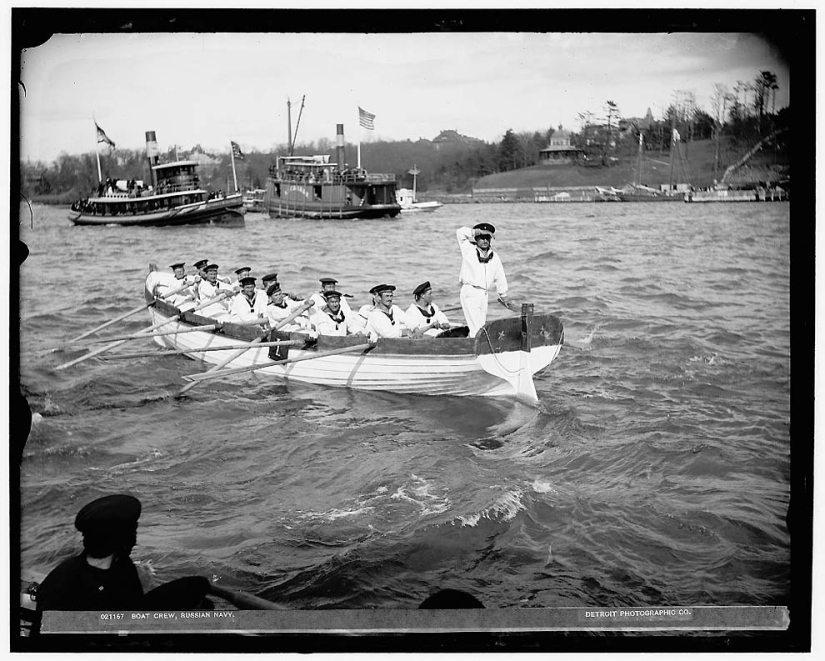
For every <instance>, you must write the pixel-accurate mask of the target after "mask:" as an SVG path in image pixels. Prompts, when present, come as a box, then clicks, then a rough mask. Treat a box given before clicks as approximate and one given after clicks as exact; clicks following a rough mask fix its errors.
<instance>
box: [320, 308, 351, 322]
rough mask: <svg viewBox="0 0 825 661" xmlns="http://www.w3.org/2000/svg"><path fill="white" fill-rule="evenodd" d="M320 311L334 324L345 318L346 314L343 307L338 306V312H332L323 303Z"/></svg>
mask: <svg viewBox="0 0 825 661" xmlns="http://www.w3.org/2000/svg"><path fill="white" fill-rule="evenodd" d="M321 312H324V313H325V314H326V315H327V316H328V317H329V318H330V319H332V320H333V321H334V322H335V323H336V324H340V323H341V322H343V321H344V319H346V315H344V308H338V314H332V310H330V309H329V307H328V306H326V305H325V306H324V308H323V309H322V310H321Z"/></svg>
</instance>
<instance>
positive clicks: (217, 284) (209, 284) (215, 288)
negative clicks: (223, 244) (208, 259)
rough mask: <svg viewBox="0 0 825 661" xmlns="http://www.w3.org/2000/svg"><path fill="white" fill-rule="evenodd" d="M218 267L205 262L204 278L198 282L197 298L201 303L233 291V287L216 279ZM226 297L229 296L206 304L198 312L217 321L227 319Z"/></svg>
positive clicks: (227, 305) (227, 303) (227, 304)
mask: <svg viewBox="0 0 825 661" xmlns="http://www.w3.org/2000/svg"><path fill="white" fill-rule="evenodd" d="M218 268H219V267H218V265H217V264H207V265H206V267H205V268H204V269H203V270H204V273H206V279H205V280H201V281H200V282H199V283H198V299H200V301H201V302H202V303H203V302H204V301H208V300H209V299H210V298H214V297H215V296H218V295H220V294H222V293H232V292H234V291H235V289H234V288H232V287H230V286H229V285H228V284H226V283H224V282H221V281H220V280H218ZM228 298H229V297H228V296H227V297H225V298H223V299H221V300H220V301H216V302H215V303H213V304H212V305H207V306H206V307H205V308H202V309H201V310H200V314H202V315H203V316H205V317H212V318H213V319H217V320H218V321H228V320H229V302H228V300H227V299H228Z"/></svg>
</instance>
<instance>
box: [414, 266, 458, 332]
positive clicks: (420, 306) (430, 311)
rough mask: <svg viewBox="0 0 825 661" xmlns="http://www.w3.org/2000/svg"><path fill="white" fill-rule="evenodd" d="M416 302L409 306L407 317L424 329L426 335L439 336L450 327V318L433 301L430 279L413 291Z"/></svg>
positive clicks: (418, 327) (415, 326) (416, 326)
mask: <svg viewBox="0 0 825 661" xmlns="http://www.w3.org/2000/svg"><path fill="white" fill-rule="evenodd" d="M413 297H414V298H415V303H412V304H411V305H410V307H408V308H407V319H408V320H409V323H410V324H411V325H412V326H413V327H414V328H416V329H419V330H423V332H424V334H425V335H430V336H432V337H436V336H438V335H439V334H440V333H441V331H445V330H449V329H450V320H449V319H447V315H446V314H444V313H443V312H442V311H441V310H440V309H439V308H438V306H437V305H436V304H435V303H433V288H432V286H431V285H430V282H429V280H428V281H427V282H422V283H421V284H420V285H418V287H416V288H415V290H414V291H413Z"/></svg>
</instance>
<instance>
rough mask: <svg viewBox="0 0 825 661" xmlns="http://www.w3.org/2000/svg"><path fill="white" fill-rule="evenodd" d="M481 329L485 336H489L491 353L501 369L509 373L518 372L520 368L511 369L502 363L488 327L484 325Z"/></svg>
mask: <svg viewBox="0 0 825 661" xmlns="http://www.w3.org/2000/svg"><path fill="white" fill-rule="evenodd" d="M481 330H483V331H484V337H486V338H487V345H488V346H489V347H490V353H491V354H493V358H494V359H495V361H496V364H497V365H498V366H499V369H500V370H501V371H502V372H505V373H507V374H518V373H519V370H510V369H507V368H506V367H504V365H502V364H501V361H500V360H499V359H498V353H497V352H496V350H495V349H494V348H493V342H492V341H491V340H490V334H489V333H488V332H487V328H486V327H485V326H482V327H481Z"/></svg>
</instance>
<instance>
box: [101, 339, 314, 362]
mask: <svg viewBox="0 0 825 661" xmlns="http://www.w3.org/2000/svg"><path fill="white" fill-rule="evenodd" d="M304 344H306V342H304V341H303V340H278V341H277V342H260V343H259V344H256V345H255V347H256V348H257V347H261V348H263V347H284V346H293V347H297V346H302V345H304ZM237 348H238V345H237V344H227V345H224V346H221V347H201V348H200V349H168V350H163V351H140V352H137V353H116V354H114V355H113V356H105V357H104V358H103V360H117V359H119V358H154V357H155V356H179V355H181V354H187V353H202V352H204V351H232V349H237Z"/></svg>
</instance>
